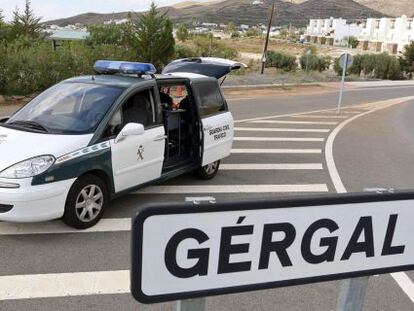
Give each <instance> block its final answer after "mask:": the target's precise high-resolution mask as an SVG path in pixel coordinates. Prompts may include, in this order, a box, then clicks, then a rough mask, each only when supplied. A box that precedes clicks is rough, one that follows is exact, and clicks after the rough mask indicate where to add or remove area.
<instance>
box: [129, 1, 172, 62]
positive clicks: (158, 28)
mask: <svg viewBox="0 0 414 311" xmlns="http://www.w3.org/2000/svg"><path fill="white" fill-rule="evenodd" d="M133 28H134V30H135V32H136V36H135V37H136V39H135V40H134V46H135V48H136V50H137V57H138V59H139V60H140V61H144V62H149V63H152V64H154V65H155V66H156V67H157V68H162V67H163V66H164V65H165V64H167V63H168V62H169V61H171V59H172V58H173V57H174V54H175V40H174V36H173V25H172V23H171V20H170V19H169V18H168V16H167V13H161V12H159V11H158V10H157V6H156V5H155V4H154V2H153V3H151V7H150V10H149V11H148V12H147V13H144V14H142V15H141V16H139V18H138V20H137V21H135V22H134V23H133Z"/></svg>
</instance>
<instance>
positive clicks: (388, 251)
mask: <svg viewBox="0 0 414 311" xmlns="http://www.w3.org/2000/svg"><path fill="white" fill-rule="evenodd" d="M413 205H414V193H399V194H389V193H387V194H359V195H340V196H332V197H331V196H329V197H313V198H298V199H287V200H272V201H251V202H234V203H225V204H223V203H218V204H215V205H200V206H198V207H196V208H195V207H194V205H193V204H184V205H183V204H178V205H173V204H167V205H152V206H147V207H146V208H144V209H143V210H142V211H141V212H139V213H138V214H137V215H136V216H135V217H134V220H133V230H132V235H133V236H132V248H133V249H132V270H131V282H132V283H131V290H132V293H133V295H134V297H135V298H136V299H137V300H138V301H140V302H143V303H155V302H163V301H172V300H180V299H188V298H197V297H205V296H209V295H221V294H226V293H237V292H243V291H250V290H258V289H268V288H274V287H281V286H288V285H298V284H306V283H314V282H321V281H328V280H336V279H345V278H352V277H359V276H366V275H373V274H381V273H388V272H396V271H405V270H412V269H414V239H413V238H412V237H413V236H414V226H412V219H414V208H413Z"/></svg>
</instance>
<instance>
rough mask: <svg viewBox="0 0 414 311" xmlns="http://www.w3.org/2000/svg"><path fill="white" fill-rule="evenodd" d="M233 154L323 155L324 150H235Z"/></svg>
mask: <svg viewBox="0 0 414 311" xmlns="http://www.w3.org/2000/svg"><path fill="white" fill-rule="evenodd" d="M231 153H232V154H236V153H237V154H243V153H245V154H256V153H257V154H321V153H322V149H233V150H232V151H231Z"/></svg>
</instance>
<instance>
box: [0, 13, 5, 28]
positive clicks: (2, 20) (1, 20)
mask: <svg viewBox="0 0 414 311" xmlns="http://www.w3.org/2000/svg"><path fill="white" fill-rule="evenodd" d="M3 24H4V16H3V10H2V9H0V27H1V26H2V25H3Z"/></svg>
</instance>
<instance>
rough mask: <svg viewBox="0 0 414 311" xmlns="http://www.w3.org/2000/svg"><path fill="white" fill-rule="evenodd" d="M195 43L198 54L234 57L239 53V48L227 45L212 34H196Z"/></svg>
mask: <svg viewBox="0 0 414 311" xmlns="http://www.w3.org/2000/svg"><path fill="white" fill-rule="evenodd" d="M193 43H194V46H195V50H196V53H197V56H202V57H221V58H227V59H234V58H236V57H237V55H238V53H237V50H235V49H232V48H229V47H227V46H226V45H225V44H224V43H221V42H220V41H219V40H218V39H216V38H214V37H213V36H212V35H209V36H196V37H194V40H193Z"/></svg>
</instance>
